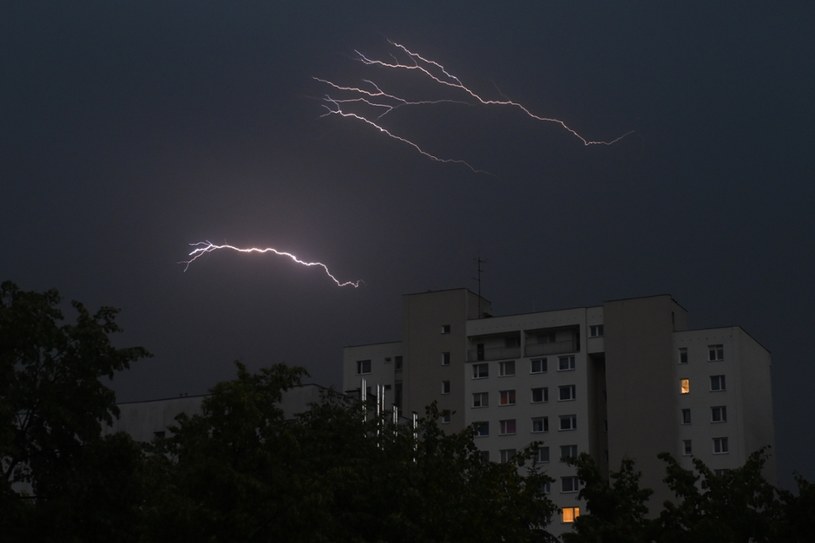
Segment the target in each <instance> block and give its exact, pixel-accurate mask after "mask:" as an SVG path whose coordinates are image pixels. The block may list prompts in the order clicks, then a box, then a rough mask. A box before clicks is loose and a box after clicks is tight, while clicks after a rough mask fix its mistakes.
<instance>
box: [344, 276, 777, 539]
mask: <svg viewBox="0 0 815 543" xmlns="http://www.w3.org/2000/svg"><path fill="white" fill-rule="evenodd" d="M403 308H404V318H403V336H402V340H401V341H397V342H390V343H380V344H372V345H361V346H354V347H348V348H346V349H345V351H344V358H343V360H344V370H343V387H344V390H345V391H346V392H349V393H350V392H355V391H357V390H358V389H359V387H360V382H361V380H362V379H363V378H364V379H365V381H366V386H368V387H371V386H376V385H380V386H384V389H385V390H386V398H385V401H386V403H387V402H392V403H393V404H394V405H396V406H398V407H399V408H400V409H401V410H402V412H405V411H416V412H418V413H419V414H423V413H424V407H425V406H426V405H428V404H430V403H431V402H433V401H435V402H437V403H438V405H439V408H440V409H442V410H448V411H449V412H450V414H449V415H446V416H444V417H443V418H442V420H441V423H442V425H443V426H444V427H445V428H447V429H448V430H449V431H458V430H461V429H463V428H465V427H467V426H472V427H473V428H474V430H475V433H476V438H475V439H476V444H477V445H478V447H479V448H480V449H481V450H482V451H484V454H485V455H488V456H489V458H490V459H491V460H493V461H497V462H505V461H508V460H509V459H511V458H512V456H513V454H514V453H515V452H516V451H518V450H521V449H523V448H524V447H526V446H527V445H529V444H530V443H532V442H539V443H540V444H541V445H540V447H539V449H538V452H537V461H538V462H540V463H541V464H543V467H544V469H545V470H546V472H547V473H548V474H549V475H550V476H551V477H552V478H553V479H554V482H553V483H552V485H551V488H550V489H549V492H550V497H551V499H552V500H553V501H554V502H555V503H556V504H557V505H558V507H559V508H560V518H559V519H558V520H559V521H560V523H558V522H555V523H554V524H555V526H554V527H553V528H554V529H553V532H554V533H558V531H565V530H567V529H568V528H569V524H570V523H571V522H573V520H574V518H575V517H576V516H577V515H579V514H580V510H581V508H583V507H584V506H585V505H584V504H582V503H581V502H580V500H578V498H577V494H578V492H579V482H578V480H577V477H576V472H575V469H574V468H572V467H570V466H569V465H568V464H567V463H565V462H564V459H566V458H568V457H573V456H575V455H577V454H579V453H580V452H589V453H590V454H592V455H593V456H594V458H595V459H596V460H597V461H598V463H599V464H600V466H601V468H602V469H604V470H606V471H607V470H608V469H609V467H610V468H611V469H612V470H613V469H616V468H618V467H619V465H620V462H621V460H622V459H623V458H633V459H634V460H635V461H636V463H637V467H638V469H640V470H642V472H643V479H642V484H643V486H646V487H649V488H652V489H654V491H655V492H654V496H653V497H652V503H653V504H654V505H655V506H656V507H655V508H657V507H659V506H661V504H662V502H663V501H664V500H665V499H667V498H669V497H670V494H669V492H668V489H667V488H666V487H665V485H664V483H663V481H662V479H663V478H664V475H665V469H664V465H663V463H662V462H661V461H660V460H659V459H658V458H657V455H658V454H659V453H661V452H670V453H672V454H673V455H674V456H675V457H676V458H677V459H679V460H680V462H681V463H682V464H683V465H685V466H686V467H691V465H692V464H691V459H692V458H693V457H697V458H701V459H702V460H703V461H704V462H705V463H706V464H707V465H708V466H710V467H711V468H712V469H715V470H724V469H728V468H733V467H737V466H740V465H741V464H743V463H744V461H745V460H746V458H747V456H748V455H749V454H750V453H751V452H753V451H755V450H757V449H759V448H761V447H763V446H766V445H773V442H774V435H773V422H772V393H771V381H770V366H771V360H770V355H769V353H768V352H767V350H766V349H765V348H764V347H762V346H761V345H760V344H758V343H757V342H756V341H755V340H754V339H753V338H752V337H751V336H750V335H749V334H747V333H746V332H745V331H744V330H742V329H741V328H740V327H727V328H716V329H707V330H692V329H689V328H688V316H687V312H686V310H685V309H684V308H683V307H682V306H680V305H679V304H678V303H677V302H676V301H675V300H674V299H673V298H672V297H671V296H669V295H659V296H649V297H643V298H632V299H625V300H613V301H608V302H605V303H603V304H601V305H597V306H593V307H579V308H571V309H561V310H554V311H542V312H535V313H527V314H519V315H507V316H493V315H492V314H491V305H490V303H489V302H488V301H487V300H484V299H483V298H480V297H479V296H477V295H476V294H474V293H472V292H470V291H469V290H466V289H452V290H445V291H436V292H424V293H418V294H408V295H405V296H404V300H403ZM387 391H391V395H390V396H388V393H387ZM767 476H768V478H769V479H770V480H771V481H772V480H773V479H774V469H773V467H772V466H768V473H767Z"/></svg>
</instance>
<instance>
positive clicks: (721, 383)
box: [710, 375, 727, 391]
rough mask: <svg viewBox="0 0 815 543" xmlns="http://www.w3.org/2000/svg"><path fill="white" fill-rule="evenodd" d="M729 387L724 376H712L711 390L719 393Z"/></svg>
mask: <svg viewBox="0 0 815 543" xmlns="http://www.w3.org/2000/svg"><path fill="white" fill-rule="evenodd" d="M726 389H727V386H726V383H725V380H724V375H711V376H710V390H713V391H719V390H726Z"/></svg>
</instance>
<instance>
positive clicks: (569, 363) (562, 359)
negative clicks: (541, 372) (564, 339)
mask: <svg viewBox="0 0 815 543" xmlns="http://www.w3.org/2000/svg"><path fill="white" fill-rule="evenodd" d="M557 371H574V355H572V354H570V355H568V356H559V357H558V359H557Z"/></svg>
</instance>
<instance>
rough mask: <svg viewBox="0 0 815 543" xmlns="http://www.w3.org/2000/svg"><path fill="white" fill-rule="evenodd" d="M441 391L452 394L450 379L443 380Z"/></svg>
mask: <svg viewBox="0 0 815 543" xmlns="http://www.w3.org/2000/svg"><path fill="white" fill-rule="evenodd" d="M441 393H442V394H450V381H442V382H441Z"/></svg>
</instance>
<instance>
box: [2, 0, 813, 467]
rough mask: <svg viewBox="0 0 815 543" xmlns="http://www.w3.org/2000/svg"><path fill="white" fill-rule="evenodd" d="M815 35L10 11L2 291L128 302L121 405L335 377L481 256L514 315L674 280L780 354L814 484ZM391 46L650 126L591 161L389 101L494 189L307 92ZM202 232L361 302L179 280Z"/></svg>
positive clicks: (239, 279) (663, 15)
mask: <svg viewBox="0 0 815 543" xmlns="http://www.w3.org/2000/svg"><path fill="white" fill-rule="evenodd" d="M814 23H815V14H813V8H812V7H810V6H809V5H807V4H803V3H801V4H795V5H787V6H774V5H773V6H770V5H766V4H763V5H760V4H756V5H753V4H752V3H749V2H748V3H744V2H738V3H737V2H726V3H717V4H715V5H709V3H704V2H698V3H683V4H682V5H681V6H667V5H659V6H657V5H653V3H636V4H628V5H626V6H625V7H622V6H620V5H618V4H615V5H606V4H600V5H597V4H594V3H591V4H590V3H580V2H577V3H563V2H519V3H510V4H506V3H489V4H487V3H484V5H480V4H478V3H475V4H474V3H472V2H466V3H465V2H447V3H444V5H443V6H441V7H439V6H438V5H436V3H427V4H422V3H410V6H409V9H408V4H394V5H389V6H385V7H383V6H382V5H381V3H373V2H371V3H355V4H353V6H352V7H347V8H345V9H341V8H339V7H337V6H336V5H335V4H329V3H308V2H302V3H301V2H292V3H283V2H269V3H266V2H241V3H234V2H174V3H172V4H168V3H166V2H117V3H110V2H96V3H82V4H72V5H69V4H66V3H63V2H50V3H49V2H38V3H18V4H15V5H7V6H6V8H5V9H4V16H3V17H2V20H0V66H1V67H2V74H3V75H2V81H3V84H2V85H0V100H2V101H1V102H0V104H1V105H0V120H1V121H2V122H0V126H2V128H0V133H1V134H2V140H1V141H2V147H0V153H1V155H0V157H1V158H2V160H0V179H2V188H3V200H2V201H3V204H4V205H3V213H2V215H0V217H1V218H0V232H2V241H3V247H4V253H3V257H2V258H0V277H2V278H3V279H11V280H14V281H16V282H18V283H19V284H20V285H21V286H22V287H24V288H31V289H44V288H47V287H57V288H59V289H60V290H61V291H63V293H64V294H65V295H66V296H67V297H72V298H77V299H80V300H83V301H85V302H87V303H88V304H91V305H99V304H112V305H116V306H120V307H122V308H123V314H122V324H123V326H124V327H125V329H126V330H127V334H126V337H125V338H124V340H126V341H128V342H131V343H140V344H143V345H145V346H146V347H148V348H149V349H150V350H152V351H153V352H154V353H155V354H156V357H155V358H154V359H152V360H149V361H146V362H143V363H141V364H139V366H138V367H136V368H134V369H133V370H132V371H131V372H130V373H129V374H127V375H125V376H122V377H120V378H119V379H117V387H118V390H119V394H120V397H121V399H125V400H132V399H139V398H145V397H156V396H165V395H175V394H177V393H179V392H189V393H194V392H201V391H203V390H205V389H206V388H208V387H209V386H211V385H212V384H213V383H214V382H215V381H216V380H217V379H221V378H225V377H228V376H230V375H231V372H232V369H231V360H233V359H234V358H242V359H243V360H244V361H246V362H247V363H248V364H250V366H252V367H258V366H260V365H263V364H267V363H270V362H279V361H282V362H288V363H292V364H301V365H304V366H306V367H307V368H308V369H309V370H310V371H311V373H312V375H313V378H314V379H315V380H316V381H319V382H323V383H337V382H338V380H339V364H340V356H341V352H340V349H341V347H342V345H345V344H356V343H366V342H370V341H379V340H388V339H396V338H397V337H398V334H399V330H400V328H399V318H400V315H401V308H400V301H401V300H400V294H401V293H404V292H414V291H421V290H425V289H433V288H447V287H454V286H470V287H474V286H475V285H474V283H473V281H472V277H473V276H474V274H475V267H474V264H473V258H474V257H475V256H476V255H477V254H480V255H482V256H483V257H485V258H487V259H488V261H489V262H488V264H487V265H486V270H485V274H484V293H485V294H486V295H487V297H489V298H490V299H492V300H493V302H494V305H495V307H496V308H497V310H498V311H499V312H500V313H509V312H522V311H532V310H542V309H546V308H556V307H562V306H574V305H579V304H596V303H599V302H601V301H602V300H605V299H610V298H621V297H625V296H636V295H646V294H651V293H655V292H671V293H673V294H674V296H675V297H676V298H677V300H678V301H679V302H680V303H682V304H683V305H684V306H685V307H687V308H688V309H689V311H690V314H691V319H692V325H694V326H695V327H701V326H712V325H721V324H733V323H737V324H741V325H743V326H744V327H745V328H746V329H747V330H749V331H750V333H751V334H752V335H753V336H755V337H756V338H757V339H759V340H760V341H761V342H762V343H763V344H764V345H766V346H767V347H768V348H769V349H770V350H771V351H772V352H773V356H774V361H775V364H774V386H775V401H776V413H775V416H776V421H777V432H778V436H777V437H778V449H779V451H778V452H779V460H780V461H779V465H780V466H785V468H783V469H786V470H787V475H789V472H790V471H791V469H798V470H800V471H802V472H803V473H804V474H805V475H806V476H807V477H809V478H810V479H813V478H815V467H814V466H813V465H812V463H811V459H810V458H809V455H808V451H809V450H811V449H812V448H813V446H815V441H813V440H815V437H813V436H810V435H802V434H801V433H800V428H806V427H808V426H809V424H808V419H807V414H808V412H809V411H811V409H812V403H811V395H810V394H809V391H808V388H807V385H808V383H809V382H812V381H813V379H815V369H813V365H811V364H808V363H807V358H808V351H809V337H810V331H811V330H812V329H813V327H814V326H815V321H814V320H813V318H812V311H811V307H812V303H813V299H812V289H811V286H810V283H811V277H812V276H813V275H815V273H813V272H815V269H814V268H815V262H814V261H815V256H813V252H812V251H811V246H812V241H813V237H815V214H813V213H812V212H811V209H812V204H813V201H814V200H815V198H814V196H815V189H813V184H812V179H813V173H814V170H815V168H813V159H812V158H811V153H810V152H809V149H808V147H807V146H808V145H809V144H810V143H811V140H812V129H811V126H812V125H813V121H815V118H813V117H815V108H814V107H813V104H812V100H811V96H812V95H813V94H815V93H814V92H813V91H815V75H813V67H812V62H811V57H812V52H813V42H812V37H811V31H810V29H811V28H812V27H813V24H814ZM385 38H392V39H395V40H397V41H400V42H404V43H405V44H407V45H409V46H411V47H413V48H415V49H416V50H419V51H421V52H422V53H423V54H425V55H426V56H429V57H433V58H437V59H439V60H441V61H443V62H445V63H446V64H447V65H449V66H451V67H454V69H455V73H456V74H457V75H458V76H460V77H462V78H463V79H464V80H466V82H467V83H468V84H470V85H473V86H474V87H475V88H477V89H479V91H480V92H482V93H484V94H485V95H491V96H496V97H500V96H501V93H503V94H505V95H506V96H509V97H511V98H513V99H515V100H518V101H520V102H523V103H525V104H529V105H530V107H531V108H532V109H534V110H535V111H538V112H541V113H543V114H546V115H552V116H556V117H559V118H563V119H564V120H566V121H567V122H568V123H569V124H570V125H571V126H574V127H575V128H576V129H577V130H579V131H580V132H581V133H585V134H587V135H589V136H590V137H591V138H598V139H604V138H613V137H615V136H617V135H619V134H620V133H623V132H626V131H628V130H635V131H636V133H635V134H633V135H632V136H629V137H628V138H626V139H625V140H623V141H622V142H620V144H618V145H615V146H613V147H602V148H586V147H584V146H583V145H582V144H580V142H579V141H576V140H575V139H574V138H571V137H569V136H568V135H566V134H564V133H563V131H562V130H560V129H558V128H557V127H555V126H545V125H541V124H539V123H535V122H532V121H530V120H529V119H528V118H524V117H523V115H520V114H517V113H516V112H511V111H498V110H494V109H487V108H476V107H469V108H464V109H455V108H447V109H444V108H438V109H433V110H411V111H407V110H401V111H399V112H395V113H394V114H393V118H392V119H390V121H391V122H393V123H394V126H398V127H399V128H400V130H404V131H405V134H407V135H409V136H410V137H412V138H417V139H419V140H421V141H422V142H423V144H425V145H428V146H431V147H432V149H433V150H434V151H437V152H439V153H447V154H448V155H449V156H457V157H458V156H460V157H461V158H463V159H469V160H477V161H478V164H479V167H483V168H484V169H486V170H489V171H491V172H495V173H496V175H497V178H492V177H485V176H477V175H473V174H472V173H471V172H469V171H468V170H466V169H464V168H460V167H456V166H445V165H440V164H437V163H433V162H431V161H429V160H426V159H424V158H422V157H421V156H419V155H417V154H416V153H415V152H414V151H412V150H411V149H409V148H406V147H405V146H402V145H398V144H396V143H395V142H393V141H390V140H387V139H385V138H383V137H382V136H381V135H380V134H378V133H376V131H374V130H371V129H369V127H366V126H363V125H360V124H355V123H348V122H344V120H343V119H338V118H327V119H321V118H320V115H321V113H322V110H321V107H320V98H321V96H322V93H323V92H324V89H323V88H322V87H321V86H320V85H318V84H316V82H314V81H313V80H312V79H311V77H312V76H315V75H316V76H321V77H328V78H332V79H341V80H344V81H346V82H358V78H359V77H360V76H361V74H362V70H361V69H360V68H361V67H360V66H359V65H357V63H355V62H354V61H353V50H354V49H360V50H366V51H370V52H372V53H376V54H378V55H379V56H384V55H387V45H386V42H385ZM498 89H500V91H499V90H498ZM492 93H495V94H492ZM203 239H209V240H211V241H213V242H216V243H223V242H229V243H233V244H242V245H260V246H274V247H277V248H278V249H282V250H287V251H292V252H295V253H296V254H298V256H300V257H302V258H304V259H308V260H319V261H322V262H325V263H327V264H328V265H329V267H330V268H331V269H332V272H335V274H336V275H337V276H342V277H353V278H357V277H360V278H363V279H365V281H366V285H365V287H364V288H360V289H357V290H348V289H338V288H336V287H335V286H334V285H333V284H332V283H331V282H330V281H327V280H326V278H325V276H324V275H322V274H321V272H319V271H318V270H304V269H303V268H301V267H299V266H294V265H292V264H291V263H290V262H287V261H284V260H280V259H266V260H264V259H258V258H244V257H243V256H241V255H234V254H225V253H224V254H210V255H207V256H206V259H202V260H201V261H199V262H197V263H196V266H194V267H192V268H190V269H189V271H187V272H186V273H184V272H183V266H179V265H178V264H177V263H178V262H179V261H180V260H183V259H184V257H185V256H186V254H187V252H188V251H189V249H188V247H187V243H190V242H195V241H200V240H203Z"/></svg>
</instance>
